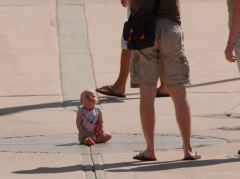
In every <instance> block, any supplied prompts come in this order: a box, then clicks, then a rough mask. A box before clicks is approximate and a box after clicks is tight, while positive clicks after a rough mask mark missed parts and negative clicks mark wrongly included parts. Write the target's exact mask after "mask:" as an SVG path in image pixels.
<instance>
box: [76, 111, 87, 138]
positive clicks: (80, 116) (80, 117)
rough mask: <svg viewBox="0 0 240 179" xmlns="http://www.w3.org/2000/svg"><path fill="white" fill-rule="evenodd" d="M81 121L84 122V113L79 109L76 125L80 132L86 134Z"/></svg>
mask: <svg viewBox="0 0 240 179" xmlns="http://www.w3.org/2000/svg"><path fill="white" fill-rule="evenodd" d="M81 123H82V113H81V112H80V111H78V112H77V117H76V126H77V129H78V132H79V133H81V134H83V135H86V134H85V132H84V130H83V129H82V126H81Z"/></svg>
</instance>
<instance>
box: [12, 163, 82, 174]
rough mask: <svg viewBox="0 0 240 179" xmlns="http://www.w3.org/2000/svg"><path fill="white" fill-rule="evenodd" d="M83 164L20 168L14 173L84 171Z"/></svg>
mask: <svg viewBox="0 0 240 179" xmlns="http://www.w3.org/2000/svg"><path fill="white" fill-rule="evenodd" d="M83 170H84V168H83V165H72V166H66V167H39V168H36V169H32V170H19V171H14V172H12V173H15V174H47V173H67V172H76V171H83Z"/></svg>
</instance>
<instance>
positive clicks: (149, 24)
mask: <svg viewBox="0 0 240 179" xmlns="http://www.w3.org/2000/svg"><path fill="white" fill-rule="evenodd" d="M159 4H160V0H155V2H154V6H153V10H152V14H151V15H139V16H136V17H132V16H131V15H130V17H129V18H128V21H126V22H125V23H124V26H123V39H124V40H125V41H126V42H127V49H128V50H141V49H144V48H148V47H152V46H154V41H155V24H156V15H157V12H158V9H159Z"/></svg>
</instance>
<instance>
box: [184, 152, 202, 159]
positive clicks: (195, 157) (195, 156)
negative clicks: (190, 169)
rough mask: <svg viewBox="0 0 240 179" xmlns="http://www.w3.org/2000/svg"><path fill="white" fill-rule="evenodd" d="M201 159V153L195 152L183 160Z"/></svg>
mask: <svg viewBox="0 0 240 179" xmlns="http://www.w3.org/2000/svg"><path fill="white" fill-rule="evenodd" d="M198 159H201V155H198V154H197V152H196V153H195V155H193V156H188V157H184V158H183V160H198Z"/></svg>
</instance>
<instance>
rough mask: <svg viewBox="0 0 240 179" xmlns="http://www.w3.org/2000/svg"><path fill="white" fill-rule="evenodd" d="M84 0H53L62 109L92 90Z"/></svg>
mask: <svg viewBox="0 0 240 179" xmlns="http://www.w3.org/2000/svg"><path fill="white" fill-rule="evenodd" d="M84 4H85V3H84V0H57V18H58V26H59V29H58V30H59V32H58V35H59V63H60V79H61V88H62V89H61V90H62V97H63V106H64V107H66V106H69V105H71V106H73V105H72V103H74V102H76V101H79V96H80V92H81V91H83V90H84V89H86V88H93V89H95V87H96V80H95V76H94V67H93V61H92V55H91V52H90V48H89V39H88V27H87V26H88V25H87V19H86V15H85V5H84Z"/></svg>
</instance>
